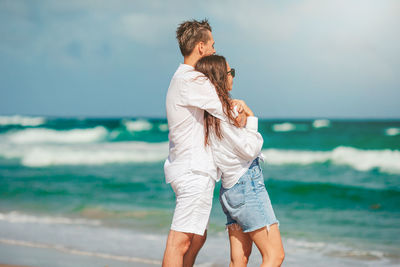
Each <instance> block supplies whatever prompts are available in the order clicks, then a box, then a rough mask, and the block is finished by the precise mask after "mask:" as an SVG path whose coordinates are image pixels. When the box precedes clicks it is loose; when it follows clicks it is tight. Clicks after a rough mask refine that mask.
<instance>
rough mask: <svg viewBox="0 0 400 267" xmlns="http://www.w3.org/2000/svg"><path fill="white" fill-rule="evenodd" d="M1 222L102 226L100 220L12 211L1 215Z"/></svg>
mask: <svg viewBox="0 0 400 267" xmlns="http://www.w3.org/2000/svg"><path fill="white" fill-rule="evenodd" d="M0 220H1V221H7V222H10V223H44V224H85V225H100V224H101V222H100V221H99V220H87V219H80V218H79V219H78V218H77V219H72V218H66V217H60V216H42V217H39V216H33V215H28V214H23V213H20V212H16V211H12V212H9V213H0Z"/></svg>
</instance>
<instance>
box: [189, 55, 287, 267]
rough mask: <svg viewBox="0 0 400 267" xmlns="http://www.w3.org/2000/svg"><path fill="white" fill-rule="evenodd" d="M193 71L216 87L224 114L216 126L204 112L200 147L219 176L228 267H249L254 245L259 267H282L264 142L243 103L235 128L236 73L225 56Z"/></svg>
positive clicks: (214, 57)
mask: <svg viewBox="0 0 400 267" xmlns="http://www.w3.org/2000/svg"><path fill="white" fill-rule="evenodd" d="M195 69H196V70H197V71H199V72H202V73H203V74H204V75H205V76H206V77H207V78H208V79H209V80H210V81H211V82H212V84H213V85H214V86H215V89H216V91H217V94H218V96H219V98H220V100H221V103H222V106H223V108H224V113H225V120H219V119H217V118H215V117H213V116H211V115H210V114H209V113H207V112H205V114H204V128H205V140H204V143H205V145H206V146H210V147H211V149H212V151H213V155H214V161H215V163H216V165H217V167H218V169H219V171H220V172H221V174H222V176H221V179H222V186H221V191H220V202H221V205H222V209H223V211H224V213H225V214H226V216H227V224H226V225H227V228H228V232H229V241H230V247H231V263H230V266H235V267H236V266H246V265H247V261H248V258H249V256H250V253H251V248H252V244H253V242H254V243H255V244H256V246H257V248H258V249H259V251H260V253H261V255H262V259H263V261H262V265H261V266H280V265H281V263H282V261H283V258H284V251H283V246H282V241H281V236H280V232H279V227H278V226H279V222H278V220H277V219H276V217H275V214H274V211H273V209H272V206H271V202H270V199H269V196H268V193H267V190H266V188H265V185H264V178H263V175H262V170H261V167H260V165H259V156H260V155H261V148H262V144H263V139H262V137H261V135H260V133H258V119H257V118H256V117H254V114H253V112H252V111H251V109H250V108H249V107H247V106H246V105H245V104H244V103H243V108H244V112H245V114H246V115H247V123H246V127H244V128H240V127H237V126H235V125H234V124H235V122H234V121H235V114H234V113H235V112H233V111H234V108H233V107H232V106H231V98H230V94H229V91H231V90H232V84H233V77H234V76H235V70H234V69H231V68H230V67H229V65H228V63H227V62H226V60H225V58H224V57H223V56H218V55H211V56H207V57H203V58H202V59H200V60H199V61H198V62H197V64H196V66H195Z"/></svg>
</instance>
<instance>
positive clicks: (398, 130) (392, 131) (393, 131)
mask: <svg viewBox="0 0 400 267" xmlns="http://www.w3.org/2000/svg"><path fill="white" fill-rule="evenodd" d="M385 134H386V135H387V136H396V135H400V128H387V129H385Z"/></svg>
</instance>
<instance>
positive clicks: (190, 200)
mask: <svg viewBox="0 0 400 267" xmlns="http://www.w3.org/2000/svg"><path fill="white" fill-rule="evenodd" d="M171 186H172V189H173V190H174V192H175V196H176V207H175V211H174V217H173V219H172V224H171V230H174V231H178V232H184V233H194V234H197V235H204V232H205V230H206V229H207V226H208V220H209V218H210V213H211V207H212V200H213V194H214V187H215V180H214V179H212V178H211V177H209V176H203V175H199V174H193V173H191V174H187V175H184V176H181V177H179V178H176V179H175V180H173V181H172V182H171Z"/></svg>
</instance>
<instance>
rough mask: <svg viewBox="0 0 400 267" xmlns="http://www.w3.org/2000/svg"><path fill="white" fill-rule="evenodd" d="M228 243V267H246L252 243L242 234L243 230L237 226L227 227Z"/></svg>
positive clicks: (248, 237) (246, 235)
mask: <svg viewBox="0 0 400 267" xmlns="http://www.w3.org/2000/svg"><path fill="white" fill-rule="evenodd" d="M228 232H229V242H230V245H231V262H230V264H229V266H230V267H242V266H247V262H248V261H249V257H250V254H251V247H252V245H253V241H251V239H250V236H249V235H248V234H246V233H243V230H242V229H241V228H240V226H239V225H237V224H231V225H229V226H228Z"/></svg>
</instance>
